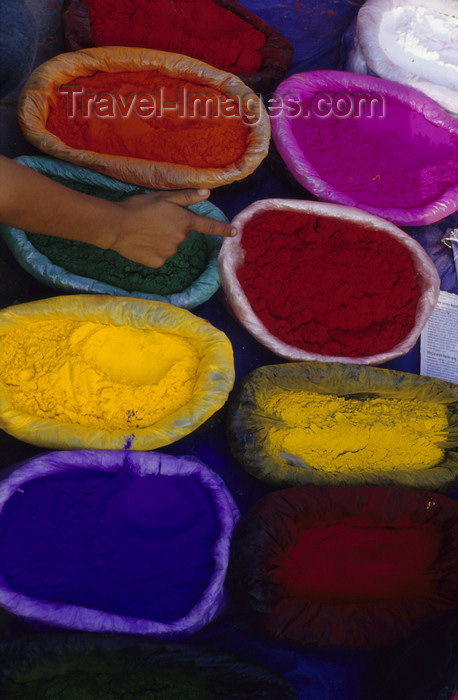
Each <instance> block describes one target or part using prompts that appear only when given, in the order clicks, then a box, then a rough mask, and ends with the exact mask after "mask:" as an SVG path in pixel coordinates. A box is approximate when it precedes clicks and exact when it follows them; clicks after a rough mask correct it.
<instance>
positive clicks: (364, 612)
mask: <svg viewBox="0 0 458 700" xmlns="http://www.w3.org/2000/svg"><path fill="white" fill-rule="evenodd" d="M457 515H458V503H456V502H455V501H454V500H452V499H451V498H447V496H441V495H438V494H436V493H429V492H426V491H416V490H413V489H405V488H384V487H359V486H354V487H348V486H333V487H332V486H331V487H320V486H308V487H304V486H302V487H295V488H290V489H285V490H283V491H277V492H275V493H270V494H268V495H267V496H264V497H263V498H262V499H261V500H260V501H258V503H256V505H255V506H254V508H252V510H251V511H250V512H249V513H248V514H247V515H246V516H245V517H244V518H243V519H242V521H241V522H240V524H239V526H238V528H236V531H235V535H234V538H233V541H232V552H231V563H230V567H229V571H230V581H231V587H232V589H233V591H234V594H235V595H236V596H237V598H238V599H239V602H240V603H241V605H242V609H243V610H244V612H245V614H246V615H247V617H248V618H249V619H250V621H251V622H252V623H253V624H254V625H255V626H256V627H257V628H258V629H259V630H260V631H261V632H262V633H264V634H267V635H269V636H271V637H273V638H274V639H275V640H276V641H278V642H287V643H295V644H303V645H307V646H308V645H310V646H326V647H328V646H343V647H350V648H354V649H366V650H371V649H376V648H378V647H383V646H387V645H390V644H394V643H395V642H398V641H400V640H402V639H405V638H407V637H409V636H410V635H411V634H413V633H414V632H416V631H418V630H419V629H420V628H422V626H423V625H425V624H426V623H428V622H432V621H433V620H434V619H436V618H440V617H441V616H444V615H450V614H451V613H452V612H453V611H454V610H457V608H458V522H457ZM386 697H387V698H388V697H389V696H386Z"/></svg>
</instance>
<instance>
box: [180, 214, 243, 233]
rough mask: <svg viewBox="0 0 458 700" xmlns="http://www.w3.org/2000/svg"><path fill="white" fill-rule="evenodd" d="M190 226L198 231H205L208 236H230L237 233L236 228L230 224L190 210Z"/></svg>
mask: <svg viewBox="0 0 458 700" xmlns="http://www.w3.org/2000/svg"><path fill="white" fill-rule="evenodd" d="M190 227H191V228H192V229H194V231H199V233H206V234H207V235H209V236H225V237H231V236H236V235H237V229H236V228H234V226H232V224H225V223H224V221H218V219H212V218H210V217H209V216H200V215H199V214H193V213H192V212H191V219H190Z"/></svg>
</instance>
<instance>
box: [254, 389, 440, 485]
mask: <svg viewBox="0 0 458 700" xmlns="http://www.w3.org/2000/svg"><path fill="white" fill-rule="evenodd" d="M264 408H265V411H266V413H267V414H269V415H270V416H272V418H273V419H274V420H275V419H277V420H278V421H281V422H282V424H283V426H282V427H281V428H277V427H272V428H271V429H270V430H269V431H268V434H267V442H268V446H269V449H270V450H271V451H272V452H273V453H274V454H279V455H280V456H281V457H285V458H286V459H288V458H290V459H292V461H296V460H297V462H299V463H300V461H301V460H303V461H304V462H305V464H304V467H306V466H310V467H312V468H313V469H323V470H325V471H333V472H342V473H345V472H348V471H350V472H351V471H354V470H356V471H361V470H362V469H364V468H365V467H366V468H369V469H370V470H381V469H386V468H389V469H406V468H408V469H409V471H412V470H417V469H425V468H428V467H431V466H434V465H435V464H437V463H438V462H439V461H440V460H441V459H442V457H443V456H444V450H443V449H442V447H441V442H443V441H444V439H445V438H446V436H447V430H448V418H447V408H446V406H445V405H443V404H442V405H441V404H434V403H429V402H427V401H409V400H406V399H397V398H393V397H390V398H385V397H383V398H382V397H381V398H377V397H371V398H369V397H366V398H365V399H359V398H352V397H351V396H330V395H327V394H312V393H308V392H300V391H299V392H296V393H294V394H293V395H291V392H287V393H286V392H285V393H283V394H280V395H278V394H277V395H276V396H272V397H271V398H270V400H268V401H267V403H266V404H265V406H264ZM297 458H299V459H297Z"/></svg>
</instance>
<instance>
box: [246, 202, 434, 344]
mask: <svg viewBox="0 0 458 700" xmlns="http://www.w3.org/2000/svg"><path fill="white" fill-rule="evenodd" d="M242 247H243V249H244V251H245V262H244V264H243V265H242V266H241V267H240V268H239V269H238V270H237V277H238V279H239V282H240V284H241V285H242V288H243V290H244V292H245V294H246V296H247V298H248V301H249V302H250V304H251V307H252V308H253V310H254V312H255V313H256V315H257V316H258V317H259V318H260V320H261V321H262V323H263V324H264V325H265V326H266V328H267V329H268V330H269V331H270V332H271V333H272V334H273V335H274V336H276V337H277V338H279V339H280V340H282V341H284V342H285V343H288V344H289V345H292V346H294V347H297V348H300V349H303V350H306V351H309V352H315V353H321V354H325V355H331V356H345V357H364V356H369V355H375V354H378V353H381V352H386V351H388V350H390V349H391V348H393V347H394V346H395V345H396V344H397V343H399V342H400V341H401V340H402V339H403V338H405V336H406V335H407V334H408V332H409V331H410V330H411V328H412V326H413V324H414V320H415V311H416V306H417V302H418V300H419V298H420V295H421V290H420V287H419V286H418V284H417V282H416V280H415V270H414V267H413V263H412V259H411V257H410V254H409V253H408V251H407V250H406V248H405V247H404V246H403V245H402V244H400V243H398V242H397V241H396V240H394V239H393V238H392V237H391V236H389V235H388V234H386V233H384V232H382V231H377V230H373V229H369V228H365V227H364V226H362V225H359V224H355V223H351V222H347V221H340V220H338V219H335V218H331V217H322V216H321V217H316V216H314V215H310V214H305V213H297V212H288V211H278V210H275V211H274V210H270V211H267V212H263V213H262V214H260V215H259V216H257V217H254V218H253V219H251V220H250V221H249V222H248V223H247V224H246V225H245V227H244V230H243V238H242Z"/></svg>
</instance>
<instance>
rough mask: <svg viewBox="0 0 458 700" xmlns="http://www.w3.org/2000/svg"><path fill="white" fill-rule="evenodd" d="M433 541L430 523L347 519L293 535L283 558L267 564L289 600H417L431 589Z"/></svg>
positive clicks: (435, 544) (435, 536)
mask: <svg viewBox="0 0 458 700" xmlns="http://www.w3.org/2000/svg"><path fill="white" fill-rule="evenodd" d="M438 550H439V538H438V534H437V532H436V531H435V529H434V528H433V527H432V526H431V524H430V523H424V524H421V525H417V526H415V527H406V526H405V525H404V527H390V528H388V527H376V526H374V524H373V523H371V522H369V520H368V518H367V517H365V518H362V517H358V516H356V517H353V518H347V519H345V520H343V521H341V522H335V523H327V524H322V525H318V526H317V527H313V528H310V529H306V530H303V531H302V532H299V533H298V537H297V542H296V544H295V545H294V546H292V547H291V548H290V549H289V550H288V551H287V552H285V556H284V559H283V560H282V561H281V562H279V561H276V562H271V564H272V565H273V566H274V568H275V572H276V573H275V578H276V579H277V581H278V582H279V583H280V585H281V586H282V587H283V588H284V590H285V591H286V592H287V594H288V595H289V596H291V597H293V598H306V599H308V600H313V601H319V602H324V603H337V604H338V603H363V602H372V601H376V600H393V599H398V598H409V599H412V598H420V597H422V596H426V595H428V594H429V593H430V591H431V589H432V583H433V582H432V580H431V575H430V573H428V572H431V570H432V569H430V568H429V567H431V565H432V564H434V561H435V559H436V557H437V554H438Z"/></svg>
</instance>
